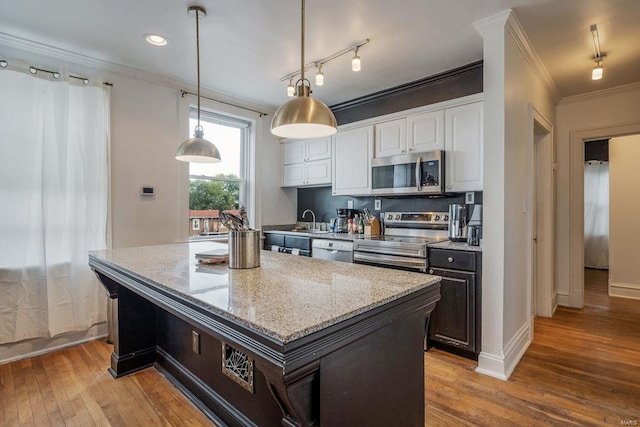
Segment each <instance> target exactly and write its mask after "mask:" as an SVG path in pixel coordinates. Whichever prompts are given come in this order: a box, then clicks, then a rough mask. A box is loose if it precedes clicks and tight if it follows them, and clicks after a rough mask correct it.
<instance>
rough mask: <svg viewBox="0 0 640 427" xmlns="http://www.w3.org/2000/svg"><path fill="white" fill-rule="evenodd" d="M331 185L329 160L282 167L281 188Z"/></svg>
mask: <svg viewBox="0 0 640 427" xmlns="http://www.w3.org/2000/svg"><path fill="white" fill-rule="evenodd" d="M322 184H326V185H328V184H331V159H324V160H316V161H314V162H305V163H293V164H290V165H284V166H283V174H282V186H283V187H302V186H305V185H322Z"/></svg>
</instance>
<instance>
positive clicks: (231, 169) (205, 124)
mask: <svg viewBox="0 0 640 427" xmlns="http://www.w3.org/2000/svg"><path fill="white" fill-rule="evenodd" d="M200 124H201V125H202V128H203V131H204V138H205V139H207V140H208V141H211V142H212V143H213V144H214V145H215V146H216V147H217V148H218V151H220V157H221V158H222V161H221V162H220V163H189V210H203V211H209V212H210V215H211V220H212V221H213V222H214V223H218V215H219V214H220V212H222V211H231V212H234V211H236V212H234V213H237V211H238V210H239V209H240V207H241V206H247V194H248V189H247V186H248V185H247V182H248V179H247V175H248V173H247V170H248V154H247V153H248V145H249V144H248V141H249V137H250V132H251V123H250V122H248V121H244V120H241V119H237V118H235V117H229V116H224V115H221V114H217V113H213V112H210V111H206V110H200ZM196 125H197V110H196V109H195V108H191V109H190V111H189V132H190V135H193V132H194V129H195V127H196ZM208 222H209V221H207V223H208ZM207 223H205V228H208V230H205V232H206V234H208V235H215V234H226V230H224V229H223V230H224V231H218V230H219V228H218V227H213V229H212V228H210V227H207V225H208V224H207ZM198 225H199V224H198ZM195 229H196V228H195V224H194V230H195ZM198 229H199V227H198Z"/></svg>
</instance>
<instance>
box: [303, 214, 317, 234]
mask: <svg viewBox="0 0 640 427" xmlns="http://www.w3.org/2000/svg"><path fill="white" fill-rule="evenodd" d="M307 212H309V213H310V214H311V216H313V228H312V229H311V231H313V230H315V229H316V214H314V213H313V211H312V210H311V209H307V210H305V211H304V212H302V219H304V217H305V216H306V215H307Z"/></svg>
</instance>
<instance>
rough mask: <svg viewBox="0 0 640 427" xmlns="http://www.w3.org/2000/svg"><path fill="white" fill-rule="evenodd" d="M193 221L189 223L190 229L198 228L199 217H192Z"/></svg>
mask: <svg viewBox="0 0 640 427" xmlns="http://www.w3.org/2000/svg"><path fill="white" fill-rule="evenodd" d="M192 221H193V223H192V224H191V229H192V230H200V218H193V220H192Z"/></svg>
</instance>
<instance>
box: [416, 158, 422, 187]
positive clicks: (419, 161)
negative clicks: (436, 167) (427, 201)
mask: <svg viewBox="0 0 640 427" xmlns="http://www.w3.org/2000/svg"><path fill="white" fill-rule="evenodd" d="M416 188H417V189H418V191H422V157H420V156H418V159H417V160H416Z"/></svg>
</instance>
